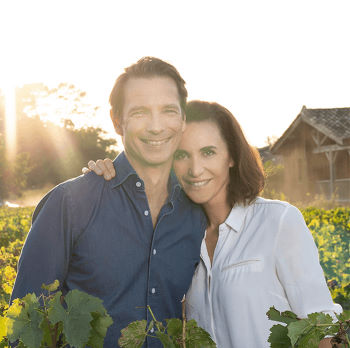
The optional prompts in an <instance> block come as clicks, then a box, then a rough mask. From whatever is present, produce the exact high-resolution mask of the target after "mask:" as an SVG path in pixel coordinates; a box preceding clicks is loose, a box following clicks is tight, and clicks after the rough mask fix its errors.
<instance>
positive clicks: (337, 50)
mask: <svg viewBox="0 0 350 348" xmlns="http://www.w3.org/2000/svg"><path fill="white" fill-rule="evenodd" d="M349 17H350V1H349V0H329V1H325V0H290V1H286V0H263V1H262V0H240V1H238V0H228V1H223V0H216V1H212V0H210V1H208V0H200V1H199V0H177V1H169V0H148V1H144V0H133V1H117V0H114V1H103V0H99V1H89V0H81V1H80V0H69V1H65V0H60V1H53V0H52V1H48V0H45V1H33V0H32V1H31V0H23V1H18V0H1V2H0V45H1V46H0V47H1V54H0V87H4V86H5V87H8V86H11V85H12V86H13V85H21V84H24V83H34V82H43V83H45V84H48V85H53V86H54V85H55V84H58V83H59V82H69V83H74V84H75V85H76V86H77V87H79V88H80V89H82V90H85V91H86V92H87V94H88V97H89V98H90V100H91V103H92V104H94V105H100V106H101V113H100V114H99V117H100V119H101V123H102V124H103V125H104V128H106V129H109V130H112V125H111V123H110V121H109V116H108V96H109V92H110V90H111V88H112V86H113V83H114V80H115V78H116V77H117V76H118V75H119V74H120V73H121V72H122V70H123V68H124V67H126V66H128V65H130V64H131V63H134V62H135V61H136V60H137V59H139V58H141V57H142V56H145V55H153V56H156V57H159V58H162V59H164V60H167V61H169V62H170V63H172V64H173V65H175V67H176V68H177V69H178V70H179V72H180V73H181V75H182V76H183V77H184V79H185V80H186V82H187V87H188V91H189V97H190V98H189V99H202V100H209V101H217V102H219V103H221V104H222V105H224V106H226V107H227V108H228V109H230V110H231V111H232V113H233V114H234V115H235V116H236V117H237V119H238V121H239V122H240V123H241V125H242V128H243V130H244V131H245V133H246V135H247V137H248V139H249V141H250V142H251V143H252V144H253V145H256V146H263V145H264V143H265V140H266V138H267V137H268V136H273V135H274V136H280V135H281V134H282V133H283V132H284V131H285V130H286V128H287V127H288V126H289V125H290V123H291V122H292V121H293V119H294V118H295V117H296V116H297V114H298V113H299V111H300V109H301V108H302V106H303V105H306V106H307V107H309V108H327V107H350V20H349Z"/></svg>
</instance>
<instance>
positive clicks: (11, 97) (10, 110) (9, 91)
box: [1, 86, 17, 161]
mask: <svg viewBox="0 0 350 348" xmlns="http://www.w3.org/2000/svg"><path fill="white" fill-rule="evenodd" d="M1 89H2V91H3V95H4V97H5V147H6V157H7V159H8V160H9V161H13V160H14V158H15V156H16V147H17V139H16V97H15V93H16V92H15V87H10V86H6V87H2V88H1Z"/></svg>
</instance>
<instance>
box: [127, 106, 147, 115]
mask: <svg viewBox="0 0 350 348" xmlns="http://www.w3.org/2000/svg"><path fill="white" fill-rule="evenodd" d="M146 110H147V108H146V107H145V106H141V105H136V106H133V107H132V108H131V109H130V110H129V111H128V113H130V112H135V111H146Z"/></svg>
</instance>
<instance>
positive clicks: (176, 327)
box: [166, 318, 182, 337]
mask: <svg viewBox="0 0 350 348" xmlns="http://www.w3.org/2000/svg"><path fill="white" fill-rule="evenodd" d="M166 323H167V332H168V334H169V335H170V336H173V337H182V321H181V320H180V319H176V318H175V319H174V318H173V319H167V320H166Z"/></svg>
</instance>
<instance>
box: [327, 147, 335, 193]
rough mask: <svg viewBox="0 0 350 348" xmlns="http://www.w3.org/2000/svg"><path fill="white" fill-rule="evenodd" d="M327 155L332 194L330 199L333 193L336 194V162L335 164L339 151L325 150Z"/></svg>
mask: <svg viewBox="0 0 350 348" xmlns="http://www.w3.org/2000/svg"><path fill="white" fill-rule="evenodd" d="M325 154H326V157H327V159H328V163H329V191H330V192H329V193H330V196H329V197H328V198H329V199H332V197H333V194H334V180H335V170H334V169H335V168H334V164H335V159H336V158H337V154H338V152H335V151H327V152H325Z"/></svg>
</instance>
